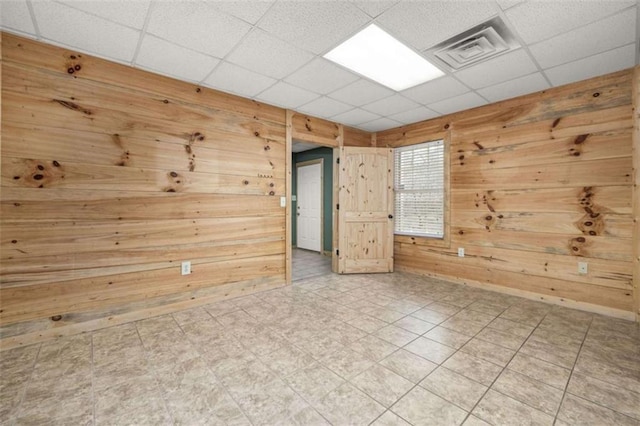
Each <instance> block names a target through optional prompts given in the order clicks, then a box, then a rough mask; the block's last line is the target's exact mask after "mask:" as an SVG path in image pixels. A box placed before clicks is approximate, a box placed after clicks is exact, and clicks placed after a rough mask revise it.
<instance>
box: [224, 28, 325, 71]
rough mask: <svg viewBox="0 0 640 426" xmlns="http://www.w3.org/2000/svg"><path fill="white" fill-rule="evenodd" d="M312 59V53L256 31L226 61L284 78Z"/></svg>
mask: <svg viewBox="0 0 640 426" xmlns="http://www.w3.org/2000/svg"><path fill="white" fill-rule="evenodd" d="M312 58H313V55H311V54H310V53H307V52H305V51H303V50H300V49H298V48H297V47H294V46H291V45H289V44H287V43H285V42H283V41H281V40H278V39H276V38H274V37H273V36H271V35H269V34H267V33H265V32H264V31H262V30H259V29H255V30H253V31H252V32H251V33H250V34H249V35H248V36H247V37H246V38H245V39H244V40H243V41H242V43H241V44H240V45H239V46H238V47H237V48H236V49H235V50H234V51H233V52H232V53H231V54H230V55H229V56H228V57H227V58H226V59H227V60H228V61H229V62H233V63H236V64H238V65H242V66H243V67H245V68H247V69H250V70H252V71H255V72H257V73H259V74H264V75H267V76H269V77H274V78H284V77H286V76H287V75H289V74H291V73H292V72H293V71H295V70H296V69H298V68H300V67H301V66H302V65H304V64H305V63H307V62H309V61H310V60H311V59H312Z"/></svg>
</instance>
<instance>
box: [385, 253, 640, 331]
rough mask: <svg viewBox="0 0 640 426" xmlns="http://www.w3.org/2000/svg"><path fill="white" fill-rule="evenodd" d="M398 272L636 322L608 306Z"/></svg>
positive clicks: (404, 269)
mask: <svg viewBox="0 0 640 426" xmlns="http://www.w3.org/2000/svg"><path fill="white" fill-rule="evenodd" d="M396 271H398V272H408V273H412V274H416V275H422V276H427V277H432V278H437V279H439V280H443V281H449V282H452V283H455V284H460V285H466V286H469V287H475V288H481V289H484V290H491V291H495V292H497V293H503V294H509V295H511V296H519V297H523V298H525V299H529V300H537V301H539V302H545V303H549V304H552V305H558V306H564V307H566V308H571V309H578V310H581V311H586V312H592V313H594V314H600V315H605V316H609V317H613V318H620V319H624V320H627V321H636V317H635V315H634V314H633V312H631V311H623V310H622V309H616V308H609V307H607V306H600V305H594V304H593V303H587V302H580V301H577V300H572V299H567V298H564V297H557V296H548V295H546V294H540V293H534V292H531V291H526V290H520V289H515V288H509V287H504V286H500V285H496V284H489V283H483V282H481V281H475V280H467V279H464V280H462V279H460V278H455V277H451V276H449V275H441V274H436V273H431V272H426V271H423V270H420V269H416V268H410V267H406V266H397V265H396Z"/></svg>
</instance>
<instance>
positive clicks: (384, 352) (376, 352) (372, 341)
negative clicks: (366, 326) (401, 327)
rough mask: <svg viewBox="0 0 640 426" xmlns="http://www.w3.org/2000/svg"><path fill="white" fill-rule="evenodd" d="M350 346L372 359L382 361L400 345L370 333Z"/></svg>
mask: <svg viewBox="0 0 640 426" xmlns="http://www.w3.org/2000/svg"><path fill="white" fill-rule="evenodd" d="M349 348H351V349H353V350H354V351H356V352H359V353H361V354H362V355H364V356H365V357H367V358H369V359H371V360H372V361H376V362H377V361H380V360H382V359H383V358H385V357H386V356H388V355H390V354H392V353H393V352H395V351H396V350H397V349H398V347H397V346H396V345H394V344H391V343H389V342H386V341H384V340H382V339H380V338H378V337H376V336H374V335H369V336H367V337H364V338H362V339H360V340H358V341H356V342H353V343H352V344H351V345H349Z"/></svg>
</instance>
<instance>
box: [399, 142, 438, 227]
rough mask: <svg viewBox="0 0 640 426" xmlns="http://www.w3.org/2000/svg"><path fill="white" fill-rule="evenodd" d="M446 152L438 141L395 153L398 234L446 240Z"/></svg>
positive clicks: (407, 147) (402, 149)
mask: <svg viewBox="0 0 640 426" xmlns="http://www.w3.org/2000/svg"><path fill="white" fill-rule="evenodd" d="M444 149H445V144H444V141H443V140H438V141H433V142H426V143H421V144H418V145H411V146H406V147H402V148H397V149H396V150H395V152H394V157H395V159H394V161H395V172H394V173H395V174H394V188H395V233H396V234H402V235H415V236H422V237H433V238H444V209H445V198H444V197H445V188H444V184H445V164H444V161H445V155H444Z"/></svg>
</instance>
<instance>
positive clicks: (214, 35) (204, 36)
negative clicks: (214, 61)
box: [147, 1, 251, 58]
mask: <svg viewBox="0 0 640 426" xmlns="http://www.w3.org/2000/svg"><path fill="white" fill-rule="evenodd" d="M250 29H251V26H250V25H249V24H247V23H246V22H243V21H241V20H239V19H238V18H234V17H232V16H229V15H226V14H224V13H221V12H220V11H219V10H218V9H216V8H215V7H213V4H211V3H207V2H191V1H184V2H165V1H162V2H157V3H155V4H154V7H153V9H152V11H151V19H150V20H149V25H148V27H147V32H148V33H150V34H153V35H155V36H158V37H160V38H163V39H165V40H170V41H171V42H172V43H175V44H178V45H180V46H183V47H188V48H189V49H192V50H196V51H198V52H202V53H206V54H207V55H213V56H215V57H218V58H223V57H224V56H225V55H226V54H227V53H229V52H230V51H231V49H232V48H233V47H234V46H235V45H236V44H238V43H239V42H240V40H241V39H242V37H244V36H245V35H246V34H247V33H248V32H249V30H250Z"/></svg>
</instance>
